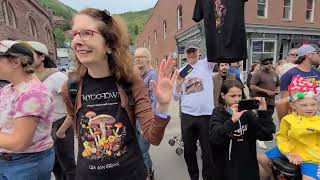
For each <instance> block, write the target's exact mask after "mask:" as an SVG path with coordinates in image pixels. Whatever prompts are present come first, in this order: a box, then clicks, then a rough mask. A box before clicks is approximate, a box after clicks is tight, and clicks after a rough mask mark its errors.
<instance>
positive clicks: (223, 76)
mask: <svg viewBox="0 0 320 180" xmlns="http://www.w3.org/2000/svg"><path fill="white" fill-rule="evenodd" d="M234 79H237V80H239V81H240V82H241V80H240V79H239V78H237V77H236V74H234V73H230V72H229V64H228V63H218V73H217V74H215V75H214V76H213V95H214V107H217V106H218V104H219V102H218V99H219V96H220V91H221V86H222V84H223V81H225V80H234ZM243 98H245V96H243Z"/></svg>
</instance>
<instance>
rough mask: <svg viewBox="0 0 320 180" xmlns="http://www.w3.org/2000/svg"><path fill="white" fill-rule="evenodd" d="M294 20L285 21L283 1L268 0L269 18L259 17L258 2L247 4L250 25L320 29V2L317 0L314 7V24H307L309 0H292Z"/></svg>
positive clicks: (247, 17)
mask: <svg viewBox="0 0 320 180" xmlns="http://www.w3.org/2000/svg"><path fill="white" fill-rule="evenodd" d="M292 3H293V5H292V7H293V9H292V20H291V21H288V20H284V19H283V18H282V17H283V16H282V14H283V0H268V13H267V14H268V15H267V18H259V17H257V0H249V1H248V2H247V3H246V9H245V12H246V15H245V19H246V23H248V24H264V25H276V26H291V27H312V28H319V27H320V11H319V10H320V1H319V0H315V6H314V18H313V19H314V22H307V21H306V20H305V17H306V7H307V0H292Z"/></svg>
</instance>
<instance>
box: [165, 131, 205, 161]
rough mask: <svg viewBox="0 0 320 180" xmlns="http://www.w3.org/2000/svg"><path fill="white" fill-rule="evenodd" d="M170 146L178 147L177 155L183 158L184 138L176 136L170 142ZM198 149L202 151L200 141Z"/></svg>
mask: <svg viewBox="0 0 320 180" xmlns="http://www.w3.org/2000/svg"><path fill="white" fill-rule="evenodd" d="M168 143H169V145H170V146H174V145H177V148H176V154H177V155H178V156H182V155H183V151H184V149H183V141H182V137H181V136H180V135H179V136H174V137H173V138H171V139H170V140H169V142H168ZM197 148H198V149H200V141H199V140H198V141H197Z"/></svg>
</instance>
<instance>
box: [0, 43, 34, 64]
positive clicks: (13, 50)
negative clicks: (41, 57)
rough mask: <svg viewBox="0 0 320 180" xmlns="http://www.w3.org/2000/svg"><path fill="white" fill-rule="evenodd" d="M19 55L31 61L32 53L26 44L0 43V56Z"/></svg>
mask: <svg viewBox="0 0 320 180" xmlns="http://www.w3.org/2000/svg"><path fill="white" fill-rule="evenodd" d="M19 54H20V55H25V56H29V57H30V58H31V59H32V61H33V53H32V51H31V49H30V47H28V44H26V43H23V42H18V41H11V40H2V41H0V56H17V55H19ZM32 63H33V62H32Z"/></svg>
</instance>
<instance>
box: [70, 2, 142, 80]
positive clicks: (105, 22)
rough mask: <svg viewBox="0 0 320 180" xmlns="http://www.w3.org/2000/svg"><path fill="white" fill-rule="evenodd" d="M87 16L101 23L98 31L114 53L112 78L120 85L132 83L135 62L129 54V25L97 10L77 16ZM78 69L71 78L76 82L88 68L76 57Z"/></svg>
mask: <svg viewBox="0 0 320 180" xmlns="http://www.w3.org/2000/svg"><path fill="white" fill-rule="evenodd" d="M80 14H81V15H87V16H90V17H91V18H94V19H96V20H98V21H101V22H102V23H101V25H99V27H98V30H99V32H100V33H101V34H102V36H103V37H104V39H105V41H106V44H107V45H108V46H109V47H110V49H111V51H112V53H111V54H108V55H107V56H108V62H109V69H110V73H111V75H112V76H114V77H115V78H116V80H117V81H118V82H120V83H128V82H129V83H130V82H131V81H132V79H133V78H134V75H135V74H136V73H134V70H133V61H132V59H133V58H132V56H131V54H130V52H129V37H128V32H127V25H126V24H125V22H124V21H123V19H122V18H121V17H119V16H110V15H109V14H107V13H106V11H102V10H99V9H95V8H86V9H83V10H81V11H80V12H78V13H77V14H76V15H75V16H77V15H80ZM74 59H75V62H76V64H77V68H76V69H75V71H74V73H71V74H70V76H71V77H72V76H73V78H74V79H75V80H80V79H81V78H82V77H83V76H84V75H85V73H86V72H87V68H86V67H85V66H84V65H83V64H81V63H80V61H79V60H78V58H77V57H76V56H74Z"/></svg>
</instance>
